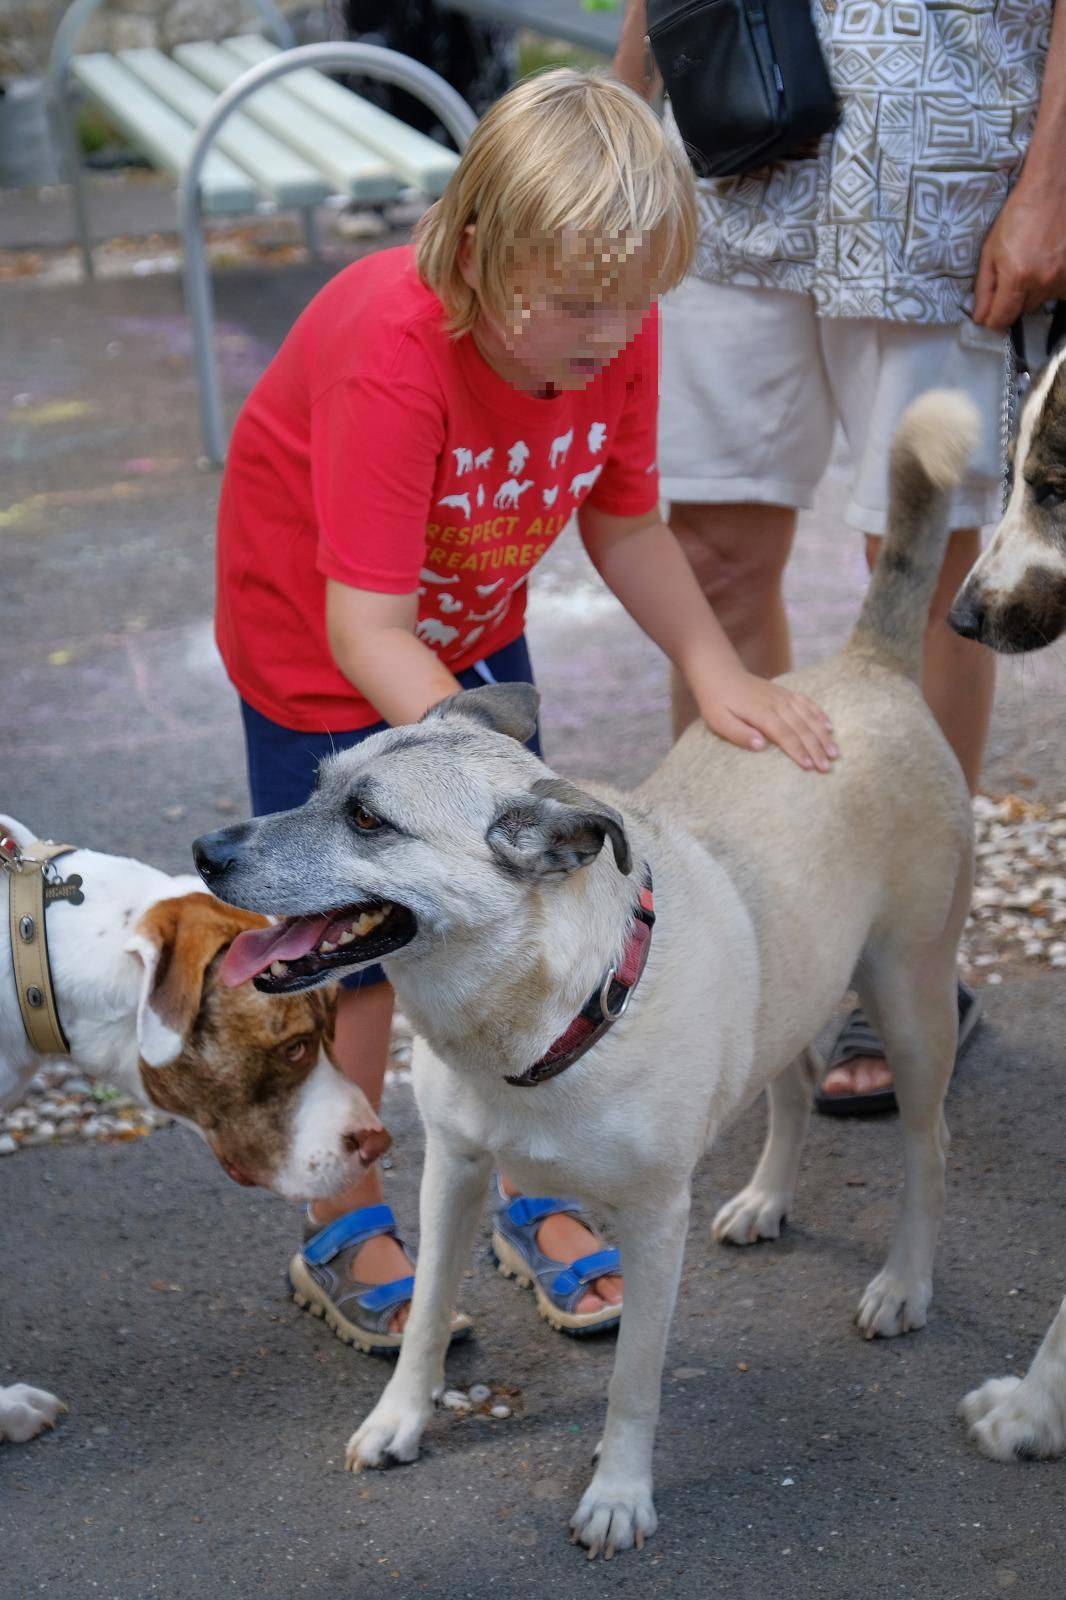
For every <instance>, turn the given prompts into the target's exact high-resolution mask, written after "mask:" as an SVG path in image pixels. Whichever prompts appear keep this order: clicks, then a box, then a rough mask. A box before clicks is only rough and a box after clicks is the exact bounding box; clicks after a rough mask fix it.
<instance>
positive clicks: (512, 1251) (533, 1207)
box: [492, 1178, 622, 1334]
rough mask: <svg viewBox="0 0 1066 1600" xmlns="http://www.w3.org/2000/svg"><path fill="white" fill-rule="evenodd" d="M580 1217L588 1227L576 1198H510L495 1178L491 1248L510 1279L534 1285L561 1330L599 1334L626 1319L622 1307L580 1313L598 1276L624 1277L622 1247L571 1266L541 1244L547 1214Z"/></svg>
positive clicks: (541, 1305)
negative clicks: (540, 1232)
mask: <svg viewBox="0 0 1066 1600" xmlns="http://www.w3.org/2000/svg"><path fill="white" fill-rule="evenodd" d="M559 1215H565V1216H570V1217H577V1218H578V1219H579V1220H580V1221H581V1222H583V1223H585V1225H586V1226H588V1225H589V1223H588V1217H587V1216H586V1215H585V1212H584V1210H583V1209H582V1207H581V1205H580V1204H579V1202H578V1201H577V1200H570V1199H565V1200H557V1199H549V1198H547V1197H543V1198H541V1197H537V1196H534V1195H518V1196H516V1197H515V1198H513V1199H512V1198H511V1196H510V1195H507V1194H504V1192H503V1187H502V1185H501V1184H500V1180H499V1178H497V1179H496V1215H495V1218H494V1225H493V1230H492V1249H493V1253H494V1255H495V1257H496V1265H497V1267H498V1268H499V1270H500V1272H501V1273H502V1274H503V1276H504V1277H505V1278H513V1279H514V1280H515V1281H516V1282H517V1283H518V1285H519V1287H520V1288H523V1289H532V1290H533V1293H534V1295H535V1296H536V1299H537V1310H538V1311H539V1312H540V1314H541V1316H542V1317H543V1318H544V1319H545V1321H547V1322H550V1323H551V1325H552V1327H553V1328H558V1330H559V1332H560V1333H571V1334H583V1333H593V1332H596V1333H599V1332H604V1331H606V1330H607V1329H613V1328H617V1327H618V1324H619V1323H620V1322H621V1320H622V1308H621V1306H612V1305H603V1306H601V1307H600V1309H599V1311H576V1310H575V1309H574V1308H575V1306H577V1305H579V1304H580V1302H581V1301H582V1299H583V1298H584V1296H585V1294H586V1292H587V1290H588V1287H589V1285H590V1284H591V1283H595V1281H596V1279H597V1278H616V1277H619V1276H620V1275H621V1271H622V1255H621V1252H620V1251H619V1250H613V1249H607V1248H604V1249H603V1250H596V1251H594V1252H593V1253H592V1255H587V1256H581V1257H580V1258H579V1259H578V1260H577V1261H573V1262H571V1263H570V1265H569V1266H567V1265H566V1264H565V1262H562V1261H553V1260H552V1258H551V1257H550V1256H546V1255H545V1254H544V1252H543V1250H542V1249H541V1248H540V1246H539V1245H538V1244H537V1230H538V1228H539V1227H540V1225H541V1223H542V1222H543V1221H544V1219H545V1217H554V1216H559Z"/></svg>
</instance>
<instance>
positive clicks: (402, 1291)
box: [356, 1276, 415, 1314]
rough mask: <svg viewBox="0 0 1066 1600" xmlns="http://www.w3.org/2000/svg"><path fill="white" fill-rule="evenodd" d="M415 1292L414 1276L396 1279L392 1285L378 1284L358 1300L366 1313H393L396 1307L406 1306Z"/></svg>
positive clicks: (365, 1290) (365, 1291) (363, 1292)
mask: <svg viewBox="0 0 1066 1600" xmlns="http://www.w3.org/2000/svg"><path fill="white" fill-rule="evenodd" d="M414 1292H415V1280H414V1277H413V1276H412V1277H409V1278H394V1279H393V1280H392V1282H391V1283H377V1284H375V1285H374V1287H373V1288H372V1289H363V1290H362V1291H361V1292H360V1293H359V1294H357V1295H356V1299H357V1300H358V1302H359V1304H360V1305H361V1306H362V1307H363V1309H364V1310H365V1311H370V1312H372V1313H374V1314H377V1313H378V1312H382V1311H392V1310H393V1309H394V1307H396V1306H402V1305H406V1303H407V1301H408V1300H410V1298H411V1296H412V1295H413V1294H414Z"/></svg>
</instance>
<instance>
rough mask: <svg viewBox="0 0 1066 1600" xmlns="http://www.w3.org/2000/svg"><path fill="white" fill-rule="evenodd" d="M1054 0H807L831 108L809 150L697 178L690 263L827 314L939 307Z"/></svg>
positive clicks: (990, 201)
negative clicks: (833, 99)
mask: <svg viewBox="0 0 1066 1600" xmlns="http://www.w3.org/2000/svg"><path fill="white" fill-rule="evenodd" d="M1053 4H1054V0H812V5H813V14H814V19H815V24H816V27H817V29H818V33H819V37H820V39H821V42H822V48H823V50H824V52H825V56H826V60H827V62H828V64H829V70H830V75H831V77H832V79H833V84H834V87H835V89H836V91H837V94H838V96H839V98H840V102H841V108H842V117H841V121H840V123H839V125H838V126H837V128H836V129H835V131H834V132H833V133H830V134H827V135H826V136H825V138H824V139H823V140H822V141H821V144H820V146H819V149H818V152H817V155H815V156H812V157H811V158H810V159H803V160H793V161H781V162H777V163H775V164H774V165H773V166H769V167H764V168H762V169H761V170H760V171H757V172H752V173H748V174H746V175H745V176H744V177H740V178H728V179H720V180H717V181H706V182H701V183H700V185H699V190H700V212H701V228H700V243H699V250H698V253H697V258H696V269H695V270H696V272H697V273H698V274H699V275H700V276H701V277H703V278H709V279H712V280H714V281H716V282H725V283H736V284H748V285H754V286H756V287H767V288H773V289H791V290H795V291H797V292H800V293H805V294H810V295H813V297H814V301H815V306H816V309H817V311H818V313H819V315H821V316H825V317H877V318H879V319H881V320H886V321H890V322H908V323H952V322H958V321H960V320H961V319H962V318H963V316H964V315H965V314H966V311H967V310H968V308H969V305H970V303H971V297H972V290H973V281H974V276H975V274H976V271H977V263H978V259H979V256H980V253H981V245H982V243H983V241H984V238H985V235H986V233H987V232H988V229H989V228H990V227H991V225H992V223H993V221H994V220H995V218H996V216H997V214H998V212H999V211H1000V209H1001V208H1002V206H1003V203H1004V201H1005V200H1006V198H1007V194H1008V192H1009V190H1010V187H1011V184H1012V183H1013V181H1014V179H1015V178H1016V177H1017V175H1018V171H1019V169H1020V167H1021V163H1022V158H1023V157H1024V155H1025V151H1026V148H1027V146H1028V142H1029V138H1030V135H1031V133H1032V129H1033V123H1034V121H1035V119H1036V110H1037V105H1038V101H1039V97H1040V80H1041V74H1042V72H1043V66H1044V60H1045V58H1046V54H1047V43H1048V34H1049V31H1050V26H1051V13H1052V7H1053Z"/></svg>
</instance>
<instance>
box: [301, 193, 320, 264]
mask: <svg viewBox="0 0 1066 1600" xmlns="http://www.w3.org/2000/svg"><path fill="white" fill-rule="evenodd" d="M303 221H304V240H305V242H306V244H307V254H308V255H309V256H310V257H311V260H312V261H321V259H322V253H321V251H320V250H319V248H318V220H317V218H316V216H315V208H314V206H304V208H303Z"/></svg>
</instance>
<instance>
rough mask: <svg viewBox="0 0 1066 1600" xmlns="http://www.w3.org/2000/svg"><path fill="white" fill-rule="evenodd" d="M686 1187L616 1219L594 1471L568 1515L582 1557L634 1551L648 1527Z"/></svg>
mask: <svg viewBox="0 0 1066 1600" xmlns="http://www.w3.org/2000/svg"><path fill="white" fill-rule="evenodd" d="M688 1213H689V1191H688V1187H687V1185H686V1187H685V1188H684V1189H683V1190H680V1191H676V1192H675V1193H674V1194H673V1195H670V1194H668V1193H667V1194H664V1195H661V1197H660V1198H657V1203H656V1204H655V1205H654V1207H649V1206H643V1207H642V1206H626V1207H625V1208H624V1209H622V1210H620V1211H619V1212H618V1213H617V1215H616V1218H615V1222H616V1231H617V1234H618V1242H619V1244H620V1245H621V1247H622V1259H623V1261H624V1262H625V1265H626V1297H625V1305H624V1307H623V1309H622V1326H621V1330H620V1332H619V1335H618V1353H617V1355H616V1356H615V1362H614V1371H613V1373H612V1374H611V1385H610V1389H609V1390H608V1401H607V1423H606V1427H605V1428H604V1432H603V1438H602V1440H601V1441H600V1447H599V1451H598V1461H597V1465H596V1471H595V1473H594V1474H593V1478H592V1482H591V1483H590V1484H589V1486H588V1488H587V1489H586V1490H585V1493H584V1495H583V1496H582V1498H581V1502H580V1504H579V1505H578V1508H577V1510H576V1511H575V1512H574V1515H573V1516H572V1517H571V1519H570V1527H571V1529H572V1530H573V1539H574V1543H575V1544H583V1545H585V1546H586V1548H587V1549H588V1553H589V1558H590V1559H591V1558H592V1557H593V1556H596V1555H598V1554H599V1552H600V1551H601V1550H603V1551H604V1553H605V1554H606V1555H607V1556H608V1557H609V1556H612V1555H613V1554H614V1552H615V1551H616V1550H628V1549H629V1547H630V1545H633V1544H635V1545H636V1546H637V1549H638V1550H639V1549H640V1548H641V1546H642V1545H643V1543H644V1540H645V1539H646V1538H648V1537H650V1535H651V1534H653V1533H654V1532H655V1529H656V1526H657V1524H658V1518H657V1517H656V1515H655V1507H654V1505H653V1504H652V1478H651V1453H652V1446H653V1444H654V1443H655V1428H656V1424H657V1422H658V1420H659V1402H660V1391H661V1388H662V1373H663V1359H664V1357H665V1354H666V1339H667V1335H668V1333H669V1331H670V1319H671V1317H672V1316H673V1312H674V1301H675V1300H676V1298H677V1285H678V1282H679V1280H680V1277H681V1258H682V1256H683V1255H684V1253H685V1234H686V1232H687V1229H688Z"/></svg>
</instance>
